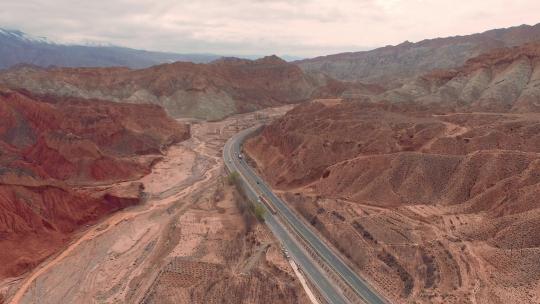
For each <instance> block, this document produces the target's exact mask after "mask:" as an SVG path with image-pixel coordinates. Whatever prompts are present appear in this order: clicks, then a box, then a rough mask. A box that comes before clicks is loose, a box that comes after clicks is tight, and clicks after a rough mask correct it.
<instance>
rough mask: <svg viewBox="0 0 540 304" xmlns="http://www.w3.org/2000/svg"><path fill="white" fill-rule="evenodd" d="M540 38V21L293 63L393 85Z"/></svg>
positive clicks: (340, 76)
mask: <svg viewBox="0 0 540 304" xmlns="http://www.w3.org/2000/svg"><path fill="white" fill-rule="evenodd" d="M538 40H540V24H536V25H533V26H529V25H521V26H517V27H511V28H506V29H496V30H490V31H487V32H484V33H478V34H472V35H467V36H455V37H446V38H435V39H426V40H422V41H419V42H416V43H411V42H409V41H406V42H404V43H402V44H399V45H396V46H385V47H382V48H378V49H375V50H371V51H363V52H350V53H342V54H335V55H328V56H322V57H316V58H312V59H306V60H301V61H298V62H296V63H297V64H298V65H299V66H300V67H301V68H302V69H303V70H305V71H307V72H321V73H325V74H327V75H329V76H330V77H333V78H335V79H339V80H345V81H362V82H366V83H381V84H385V85H386V86H392V85H395V84H399V83H402V82H403V81H405V80H406V79H410V78H411V77H417V76H421V75H422V74H424V73H426V72H429V71H431V70H433V69H448V68H455V67H458V66H461V65H462V64H464V63H465V62H466V61H467V60H468V59H469V58H472V57H475V56H478V55H480V54H482V53H485V52H488V51H491V50H494V49H497V48H503V47H512V46H517V45H521V44H523V43H528V42H533V41H538Z"/></svg>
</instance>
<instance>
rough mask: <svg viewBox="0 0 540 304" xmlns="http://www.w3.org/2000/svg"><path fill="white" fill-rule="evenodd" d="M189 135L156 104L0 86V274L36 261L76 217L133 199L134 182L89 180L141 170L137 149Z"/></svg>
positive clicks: (96, 214) (154, 149) (144, 167)
mask: <svg viewBox="0 0 540 304" xmlns="http://www.w3.org/2000/svg"><path fill="white" fill-rule="evenodd" d="M187 137H189V129H188V128H187V126H184V125H180V124H178V123H176V122H175V121H173V120H171V119H170V118H168V117H167V116H166V115H165V112H164V111H163V110H162V109H161V108H159V107H157V106H152V105H125V104H117V103H112V102H102V101H80V100H63V101H59V102H57V103H47V102H45V101H43V100H39V99H36V98H33V97H32V96H30V95H25V94H21V93H19V92H16V91H12V90H8V89H0V248H2V250H0V261H1V263H2V267H0V278H4V277H8V276H15V275H19V274H21V273H22V272H24V271H26V270H28V269H29V268H31V267H33V266H35V265H37V263H39V262H40V261H41V260H43V259H44V258H46V257H47V256H49V255H50V254H51V253H53V252H54V251H55V250H57V249H58V248H59V246H61V245H62V244H64V243H65V242H66V241H67V240H69V236H70V234H71V233H72V232H73V231H75V230H76V229H77V228H78V227H80V226H81V225H84V224H86V223H91V222H93V221H96V220H97V219H99V218H100V217H102V216H104V215H106V214H109V213H111V212H114V211H116V210H118V209H121V208H124V207H126V206H128V205H133V204H136V203H138V202H139V201H140V197H139V196H140V189H139V187H138V186H137V185H133V187H132V188H131V189H129V188H128V189H127V190H126V192H125V193H119V192H118V191H114V190H108V191H96V190H91V189H92V188H91V187H88V186H92V185H94V184H98V183H99V184H102V183H107V184H110V183H114V182H118V181H123V180H131V179H136V178H138V177H141V176H143V175H145V174H147V173H148V172H149V170H150V165H151V161H144V162H141V161H138V160H137V159H136V158H134V156H137V155H142V154H149V153H159V152H160V151H161V149H162V148H163V147H165V146H167V145H170V144H171V143H174V142H178V141H181V140H184V139H186V138H187ZM77 186H86V188H85V189H84V190H83V189H82V188H81V189H79V188H77Z"/></svg>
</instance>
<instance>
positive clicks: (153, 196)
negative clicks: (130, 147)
mask: <svg viewBox="0 0 540 304" xmlns="http://www.w3.org/2000/svg"><path fill="white" fill-rule="evenodd" d="M285 110H286V108H284V109H277V110H276V109H269V110H266V112H267V114H270V115H272V114H281V113H283V112H284V111H285ZM260 117H266V114H265V115H262V116H261V115H260V114H249V115H240V116H235V117H231V118H229V119H226V120H224V121H222V122H215V123H200V122H194V123H193V124H192V135H193V136H192V139H190V140H188V141H185V142H183V143H180V144H178V145H175V146H172V147H171V148H170V149H169V150H168V152H167V154H166V156H165V158H164V160H163V161H161V162H160V163H158V164H157V165H156V166H155V167H154V169H153V171H152V173H151V174H149V175H147V176H145V177H144V178H142V179H141V180H140V181H141V182H143V183H144V186H145V192H146V195H147V199H146V202H145V203H143V204H141V205H138V206H134V207H130V208H127V209H124V210H122V211H120V212H117V213H115V214H113V215H111V216H110V217H108V218H106V219H104V220H102V221H101V222H100V223H98V224H96V225H94V226H92V227H87V228H86V230H84V231H81V232H80V233H79V235H77V236H76V237H75V238H74V240H73V241H72V242H71V243H70V244H69V245H68V246H67V247H66V248H65V249H63V250H62V251H61V252H59V253H58V254H57V255H55V256H53V257H51V258H49V259H48V260H46V261H45V262H44V263H42V264H41V265H40V266H38V267H37V268H36V269H35V270H34V271H32V272H30V273H28V274H27V275H25V276H23V277H21V278H17V279H14V280H13V279H12V280H8V281H6V282H3V285H2V286H1V290H4V291H5V293H6V298H7V299H8V300H9V301H10V303H37V302H39V303H218V302H219V303H255V302H261V301H263V302H265V303H270V302H280V303H308V302H309V300H308V298H307V296H306V295H305V293H304V291H303V290H302V286H301V285H300V283H299V282H298V280H297V279H296V277H295V275H294V273H293V270H292V269H291V267H290V265H289V264H288V262H287V261H286V259H285V258H284V257H283V256H282V254H281V251H280V249H279V245H278V244H276V243H275V240H274V239H273V237H272V235H271V233H270V232H269V231H268V230H267V229H266V227H265V226H264V225H261V224H259V223H253V222H251V223H250V222H249V221H246V219H245V216H244V215H242V214H241V212H240V211H239V208H238V205H237V203H238V201H239V199H240V198H239V197H238V194H237V193H236V192H235V190H234V188H233V187H232V186H229V185H228V184H227V183H226V182H225V179H224V171H223V163H222V158H221V148H222V146H223V144H224V142H225V140H226V139H227V138H228V137H230V136H231V135H232V134H234V133H236V132H237V131H238V130H240V129H241V128H244V127H247V126H250V125H253V124H254V123H255V122H256V120H257V119H259V118H260Z"/></svg>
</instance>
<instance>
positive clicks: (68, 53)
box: [0, 28, 221, 69]
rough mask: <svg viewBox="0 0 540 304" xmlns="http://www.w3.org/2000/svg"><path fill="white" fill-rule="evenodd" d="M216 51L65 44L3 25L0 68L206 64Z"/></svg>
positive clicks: (136, 66) (215, 57)
mask: <svg viewBox="0 0 540 304" xmlns="http://www.w3.org/2000/svg"><path fill="white" fill-rule="evenodd" d="M220 57H221V56H219V55H213V54H175V53H164V52H151V51H143V50H136V49H130V48H125V47H118V46H85V45H64V44H57V43H54V42H51V41H49V40H47V39H46V38H43V37H33V36H31V35H28V34H26V33H23V32H21V31H18V30H6V29H1V28H0V69H6V68H9V67H12V66H14V65H17V64H32V65H37V66H42V67H48V66H62V67H111V66H126V67H130V68H145V67H149V66H152V65H156V64H162V63H169V62H175V61H189V62H195V63H207V62H210V61H213V60H216V59H218V58H220Z"/></svg>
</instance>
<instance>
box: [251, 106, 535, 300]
mask: <svg viewBox="0 0 540 304" xmlns="http://www.w3.org/2000/svg"><path fill="white" fill-rule="evenodd" d="M539 134H540V115H539V114H538V113H526V114H511V113H479V112H468V113H465V112H463V113H459V112H453V111H444V110H435V111H434V110H433V108H426V107H422V106H418V105H416V106H412V105H405V104H404V105H400V106H398V105H382V104H371V103H362V102H353V101H350V102H346V101H340V100H323V101H315V102H311V103H306V104H303V105H301V106H298V107H296V108H295V109H293V110H292V111H290V112H289V113H287V114H286V115H285V116H283V117H282V118H279V119H277V120H276V121H274V122H273V123H272V124H270V125H269V126H268V127H266V128H265V129H264V130H263V131H262V133H261V134H260V135H259V136H257V137H255V138H253V139H251V140H250V141H248V143H247V146H246V150H247V152H248V153H249V155H250V156H251V157H252V158H253V159H254V161H255V162H256V163H257V165H258V167H259V170H260V171H261V172H262V174H263V175H264V176H265V178H266V179H267V180H268V181H270V182H271V184H272V185H273V186H274V187H275V188H277V189H279V190H281V192H282V196H284V197H285V198H286V199H287V200H288V202H289V203H291V204H292V205H293V206H294V207H295V209H296V210H297V211H298V212H299V213H300V214H302V215H303V216H304V218H305V220H306V221H308V222H309V223H311V224H312V225H313V227H315V228H316V229H317V230H318V231H319V232H320V233H321V234H322V235H324V236H325V237H326V238H327V239H328V240H330V241H331V242H332V243H333V244H334V245H335V247H336V248H338V249H339V250H340V251H341V252H342V253H343V255H344V256H346V257H347V258H348V259H349V261H350V263H351V265H352V266H353V267H354V268H355V269H357V270H358V271H359V272H360V273H362V274H364V275H365V276H366V277H367V278H368V279H369V280H370V281H371V282H372V283H373V285H374V286H375V287H377V288H378V289H379V290H381V292H383V293H384V294H386V295H387V296H388V297H389V298H390V299H392V301H394V302H398V303H408V302H415V301H416V302H421V303H537V302H539V301H540V280H539V277H538V273H540V268H539V265H540V263H538V262H539V261H540V237H539V236H540V234H539V230H538V229H539V227H540V208H539V207H540V205H539V203H538V199H537V198H538V195H539V194H540V175H539V172H540V167H539V166H540V138H539V136H540V135H539Z"/></svg>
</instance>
